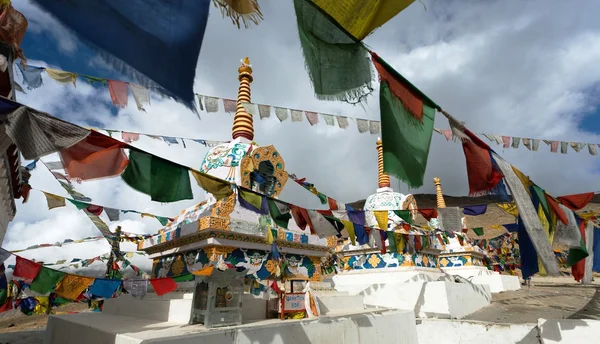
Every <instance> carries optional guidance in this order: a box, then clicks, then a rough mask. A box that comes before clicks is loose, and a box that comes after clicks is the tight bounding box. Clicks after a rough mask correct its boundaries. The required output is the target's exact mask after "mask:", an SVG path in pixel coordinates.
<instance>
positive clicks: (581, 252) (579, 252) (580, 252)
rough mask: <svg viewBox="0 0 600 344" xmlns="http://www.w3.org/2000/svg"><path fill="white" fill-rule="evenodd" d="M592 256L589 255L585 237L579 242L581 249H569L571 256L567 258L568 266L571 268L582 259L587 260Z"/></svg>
mask: <svg viewBox="0 0 600 344" xmlns="http://www.w3.org/2000/svg"><path fill="white" fill-rule="evenodd" d="M589 255H590V254H589V253H588V250H587V247H586V245H585V240H583V237H582V238H581V241H580V242H579V247H572V248H569V255H568V256H567V266H569V267H571V266H573V265H575V264H577V262H579V261H580V260H582V259H585V258H587V256H589Z"/></svg>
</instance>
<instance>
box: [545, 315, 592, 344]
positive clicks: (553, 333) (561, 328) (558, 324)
mask: <svg viewBox="0 0 600 344" xmlns="http://www.w3.org/2000/svg"><path fill="white" fill-rule="evenodd" d="M538 327H539V329H540V341H541V343H542V344H554V343H561V344H583V343H598V342H599V341H600V321H599V320H576V319H560V320H553V319H548V320H546V319H539V320H538Z"/></svg>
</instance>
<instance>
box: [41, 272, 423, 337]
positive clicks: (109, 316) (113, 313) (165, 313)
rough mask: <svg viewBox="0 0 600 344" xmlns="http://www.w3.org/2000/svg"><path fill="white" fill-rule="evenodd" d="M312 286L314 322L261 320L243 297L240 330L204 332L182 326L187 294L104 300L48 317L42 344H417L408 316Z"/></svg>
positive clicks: (259, 308) (256, 304)
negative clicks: (94, 308)
mask: <svg viewBox="0 0 600 344" xmlns="http://www.w3.org/2000/svg"><path fill="white" fill-rule="evenodd" d="M324 284H326V283H324ZM315 287H318V290H315V291H314V292H313V294H314V295H315V296H316V297H317V300H318V304H319V308H320V311H321V315H320V316H319V318H318V319H303V320H284V321H282V320H279V319H266V312H265V310H266V301H265V300H264V299H262V298H256V297H254V296H253V295H248V294H246V295H245V296H244V301H243V317H242V323H243V324H242V325H240V326H231V327H223V328H217V329H211V330H207V329H206V328H205V327H204V326H203V325H187V323H188V320H189V317H190V311H191V307H192V294H191V293H186V292H175V293H171V294H167V295H165V296H162V297H159V296H156V295H153V294H150V293H149V294H148V295H147V296H146V297H145V298H144V299H135V298H132V297H129V296H124V297H122V298H119V299H111V300H106V303H105V305H104V310H103V312H102V313H81V314H76V315H58V316H57V315H54V316H51V317H50V318H49V320H48V325H47V328H46V338H45V342H44V343H46V344H58V343H60V344H79V343H82V342H85V343H86V344H106V343H115V344H134V343H173V344H174V343H178V344H179V343H182V344H187V343H189V344H191V343H200V342H202V343H223V344H230V343H231V344H251V343H265V344H267V343H268V344H271V343H273V344H280V343H281V344H283V343H292V342H293V343H314V344H322V343H323V344H325V343H327V344H347V343H351V344H368V343H395V342H401V343H408V344H416V343H418V341H417V333H416V321H415V317H414V313H413V312H412V311H402V310H389V309H385V310H381V309H375V308H374V307H370V308H365V306H364V305H363V302H362V297H361V296H359V295H354V296H351V295H349V294H348V293H343V292H336V291H332V290H328V289H331V288H330V287H329V288H328V287H327V286H325V287H323V286H321V285H315ZM183 289H185V288H183ZM363 324H369V326H363Z"/></svg>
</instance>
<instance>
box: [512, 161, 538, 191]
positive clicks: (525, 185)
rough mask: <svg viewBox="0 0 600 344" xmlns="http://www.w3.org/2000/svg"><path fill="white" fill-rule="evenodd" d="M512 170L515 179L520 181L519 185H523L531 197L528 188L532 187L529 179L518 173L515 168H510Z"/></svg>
mask: <svg viewBox="0 0 600 344" xmlns="http://www.w3.org/2000/svg"><path fill="white" fill-rule="evenodd" d="M512 169H513V171H514V172H515V174H516V175H517V177H519V179H520V180H521V183H523V186H524V187H525V190H527V193H528V194H529V196H531V191H529V188H530V187H531V186H532V185H533V183H532V182H531V179H529V177H528V176H526V175H525V174H523V172H521V171H519V170H518V169H517V168H516V167H514V166H512Z"/></svg>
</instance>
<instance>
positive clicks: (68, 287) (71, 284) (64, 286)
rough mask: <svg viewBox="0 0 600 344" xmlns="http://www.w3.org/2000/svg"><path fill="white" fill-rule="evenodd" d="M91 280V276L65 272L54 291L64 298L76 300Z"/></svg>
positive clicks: (92, 279)
mask: <svg viewBox="0 0 600 344" xmlns="http://www.w3.org/2000/svg"><path fill="white" fill-rule="evenodd" d="M93 281H94V278H92V277H84V276H77V275H71V274H65V276H64V278H63V279H62V280H61V281H60V282H58V285H57V286H56V289H55V290H54V292H55V293H56V295H58V296H61V297H64V298H65V299H69V300H76V299H77V298H78V297H79V295H81V293H83V291H84V290H85V288H87V287H88V286H89V285H90V284H92V282H93Z"/></svg>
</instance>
